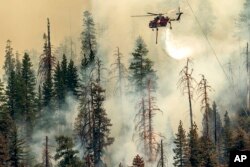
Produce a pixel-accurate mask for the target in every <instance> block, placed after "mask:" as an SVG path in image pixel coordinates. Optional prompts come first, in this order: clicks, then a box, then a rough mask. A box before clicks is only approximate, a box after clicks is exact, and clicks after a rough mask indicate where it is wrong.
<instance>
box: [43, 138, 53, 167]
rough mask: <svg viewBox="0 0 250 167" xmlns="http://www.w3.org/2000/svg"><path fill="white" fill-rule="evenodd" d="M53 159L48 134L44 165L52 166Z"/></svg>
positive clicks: (45, 166)
mask: <svg viewBox="0 0 250 167" xmlns="http://www.w3.org/2000/svg"><path fill="white" fill-rule="evenodd" d="M51 159H52V156H51V154H50V151H49V139H48V136H46V138H45V144H44V150H43V162H42V164H43V166H44V167H51V166H52V163H51Z"/></svg>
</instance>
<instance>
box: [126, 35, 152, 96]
mask: <svg viewBox="0 0 250 167" xmlns="http://www.w3.org/2000/svg"><path fill="white" fill-rule="evenodd" d="M147 54H148V50H147V46H146V44H145V43H144V41H143V39H142V38H141V37H139V38H138V39H137V40H136V46H135V50H134V51H133V53H132V56H133V59H132V60H131V63H130V66H129V71H130V81H131V84H132V85H133V86H134V88H135V90H134V91H135V92H138V93H143V92H144V91H145V90H146V89H147V82H148V80H149V79H150V80H151V85H152V89H156V80H157V76H156V73H155V71H154V70H153V68H152V67H153V62H152V61H151V60H150V59H148V58H146V56H147Z"/></svg>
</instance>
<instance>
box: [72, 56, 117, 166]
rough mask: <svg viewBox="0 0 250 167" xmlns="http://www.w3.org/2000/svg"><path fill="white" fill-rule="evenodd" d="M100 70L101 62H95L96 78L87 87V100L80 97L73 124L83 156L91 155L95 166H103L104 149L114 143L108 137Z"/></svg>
mask: <svg viewBox="0 0 250 167" xmlns="http://www.w3.org/2000/svg"><path fill="white" fill-rule="evenodd" d="M100 69H101V62H100V61H97V76H93V77H96V79H95V80H93V81H92V82H91V83H90V85H89V86H88V88H89V89H90V94H89V95H88V96H87V98H86V96H85V95H83V96H81V98H82V97H83V98H82V99H81V105H80V112H79V114H78V117H77V119H76V122H75V130H76V133H77V136H78V137H79V139H80V140H81V142H82V144H83V146H84V147H85V149H87V152H86V153H85V154H86V155H88V154H90V153H93V161H94V164H95V166H103V165H104V164H103V162H102V160H101V157H102V156H103V152H104V149H105V147H107V146H109V145H111V144H112V143H113V142H114V138H112V137H110V127H111V126H112V124H111V120H110V119H109V118H108V116H107V113H106V111H105V109H104V108H103V102H104V100H105V96H104V93H105V90H104V89H103V88H102V87H101V85H100V82H101V81H100V78H101V76H100V75H101V74H100Z"/></svg>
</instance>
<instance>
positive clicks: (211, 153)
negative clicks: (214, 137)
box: [199, 135, 217, 167]
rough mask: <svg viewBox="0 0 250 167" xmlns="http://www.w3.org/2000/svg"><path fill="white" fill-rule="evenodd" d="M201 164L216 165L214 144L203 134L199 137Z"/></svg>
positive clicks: (207, 166) (213, 166) (212, 166)
mask: <svg viewBox="0 0 250 167" xmlns="http://www.w3.org/2000/svg"><path fill="white" fill-rule="evenodd" d="M199 142H200V150H201V166H206V167H217V154H216V150H215V145H214V143H213V142H212V141H211V139H210V138H207V137H206V136H205V135H204V136H202V137H201V138H200V141H199Z"/></svg>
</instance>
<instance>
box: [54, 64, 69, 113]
mask: <svg viewBox="0 0 250 167" xmlns="http://www.w3.org/2000/svg"><path fill="white" fill-rule="evenodd" d="M54 89H55V90H54V91H55V98H56V102H57V105H58V107H59V109H61V107H62V104H63V103H64V100H65V94H66V92H65V88H64V83H63V73H62V70H61V66H60V64H59V62H58V63H57V65H56V68H55V73H54Z"/></svg>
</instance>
